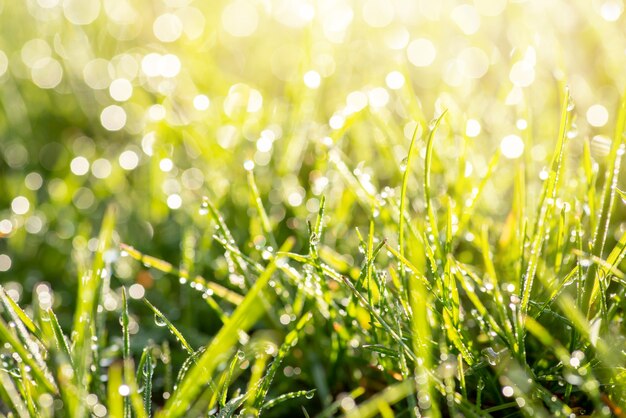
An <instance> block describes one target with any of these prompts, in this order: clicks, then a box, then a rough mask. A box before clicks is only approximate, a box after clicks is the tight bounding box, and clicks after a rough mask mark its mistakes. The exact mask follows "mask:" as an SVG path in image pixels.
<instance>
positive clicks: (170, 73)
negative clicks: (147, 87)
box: [159, 54, 181, 78]
mask: <svg viewBox="0 0 626 418" xmlns="http://www.w3.org/2000/svg"><path fill="white" fill-rule="evenodd" d="M180 68H181V64H180V59H179V58H178V57H177V56H176V55H174V54H166V55H163V56H162V57H161V59H160V63H159V74H161V75H162V76H163V77H167V78H172V77H176V76H177V75H178V73H180Z"/></svg>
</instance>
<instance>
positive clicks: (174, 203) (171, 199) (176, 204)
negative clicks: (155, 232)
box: [167, 193, 183, 209]
mask: <svg viewBox="0 0 626 418" xmlns="http://www.w3.org/2000/svg"><path fill="white" fill-rule="evenodd" d="M182 205H183V199H182V198H181V197H180V195H178V194H176V193H174V194H171V195H169V196H168V197H167V206H168V207H169V208H170V209H180V207H181V206H182Z"/></svg>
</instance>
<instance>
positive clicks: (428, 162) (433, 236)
mask: <svg viewBox="0 0 626 418" xmlns="http://www.w3.org/2000/svg"><path fill="white" fill-rule="evenodd" d="M446 113H448V109H445V110H444V111H443V112H441V115H439V117H437V119H435V121H434V122H432V123H431V126H430V127H429V131H428V137H427V138H426V156H425V159H424V201H425V202H426V218H427V219H426V223H427V225H428V227H427V232H428V233H427V234H426V235H427V237H428V238H429V242H430V243H431V245H434V247H435V251H436V252H437V251H439V250H440V249H441V248H440V244H439V228H438V227H437V218H436V217H435V210H434V209H433V204H432V193H431V184H430V173H431V171H432V162H433V149H434V142H435V141H434V140H435V132H437V128H438V127H439V124H440V123H441V121H442V119H443V118H444V116H446Z"/></svg>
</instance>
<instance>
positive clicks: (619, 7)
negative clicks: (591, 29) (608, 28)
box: [600, 0, 624, 22]
mask: <svg viewBox="0 0 626 418" xmlns="http://www.w3.org/2000/svg"><path fill="white" fill-rule="evenodd" d="M623 12H624V4H623V3H622V1H621V0H608V1H605V2H604V3H603V4H602V6H600V16H602V19H604V20H606V21H607V22H615V21H617V19H619V17H620V16H621V15H622V13H623Z"/></svg>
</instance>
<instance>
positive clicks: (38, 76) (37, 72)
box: [30, 58, 63, 89]
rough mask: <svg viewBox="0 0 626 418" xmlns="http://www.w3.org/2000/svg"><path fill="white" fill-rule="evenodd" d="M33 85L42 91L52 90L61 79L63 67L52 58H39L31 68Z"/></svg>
mask: <svg viewBox="0 0 626 418" xmlns="http://www.w3.org/2000/svg"><path fill="white" fill-rule="evenodd" d="M30 74H31V77H32V79H33V83H35V84H36V85H37V86H38V87H41V88H42V89H53V88H55V87H56V86H58V85H59V84H60V83H61V80H62V79H63V67H61V64H60V63H59V61H57V60H55V59H54V58H41V59H39V60H37V62H35V64H34V65H33V67H32V68H31V73H30Z"/></svg>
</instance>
